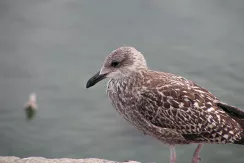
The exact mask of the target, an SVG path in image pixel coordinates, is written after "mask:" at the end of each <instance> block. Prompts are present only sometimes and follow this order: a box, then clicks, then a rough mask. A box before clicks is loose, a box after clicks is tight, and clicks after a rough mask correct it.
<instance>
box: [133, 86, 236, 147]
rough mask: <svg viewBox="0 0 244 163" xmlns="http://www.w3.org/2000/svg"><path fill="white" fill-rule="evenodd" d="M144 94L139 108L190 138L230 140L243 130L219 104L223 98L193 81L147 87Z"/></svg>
mask: <svg viewBox="0 0 244 163" xmlns="http://www.w3.org/2000/svg"><path fill="white" fill-rule="evenodd" d="M148 88H151V89H148ZM140 96H141V98H140V101H139V108H138V110H139V112H140V113H141V114H142V115H143V116H144V117H145V118H146V119H147V120H148V121H150V122H151V123H152V124H154V125H155V126H158V127H161V128H169V129H173V130H175V131H177V132H178V133H181V134H182V136H183V137H184V138H185V139H187V140H191V141H195V142H200V141H201V142H206V141H208V142H215V143H216V141H217V142H219V143H226V142H227V141H229V140H230V139H235V137H238V134H239V133H240V128H238V127H239V126H238V124H237V123H236V121H235V120H233V119H232V118H231V117H230V116H229V115H228V114H226V113H225V112H224V111H223V110H222V109H220V108H219V107H218V106H217V105H216V103H215V102H216V101H219V100H218V99H217V98H216V97H215V96H213V95H212V94H211V93H210V92H208V91H207V90H206V89H203V88H201V87H199V86H198V85H196V84H194V83H192V82H191V84H185V83H183V82H172V83H170V84H166V85H164V86H161V87H155V88H152V87H147V89H142V90H141V93H140ZM227 134H228V136H226V135H227ZM232 141H233V140H232Z"/></svg>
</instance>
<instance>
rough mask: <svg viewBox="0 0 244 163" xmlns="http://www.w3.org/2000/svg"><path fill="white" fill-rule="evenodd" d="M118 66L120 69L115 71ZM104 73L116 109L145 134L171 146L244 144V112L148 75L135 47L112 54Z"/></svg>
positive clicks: (172, 78)
mask: <svg viewBox="0 0 244 163" xmlns="http://www.w3.org/2000/svg"><path fill="white" fill-rule="evenodd" d="M115 61H116V62H118V65H119V66H118V67H113V66H111V65H113V64H111V63H112V62H115ZM99 74H100V75H104V74H106V75H105V76H106V77H108V78H110V80H109V82H108V85H107V94H108V97H109V99H110V101H111V103H112V104H113V106H114V107H115V109H116V110H117V111H118V112H119V113H120V114H121V115H122V116H123V117H124V118H125V119H126V120H127V121H129V122H130V123H131V124H133V125H134V126H135V127H136V128H137V129H139V130H140V131H142V132H144V133H145V134H148V135H151V136H153V137H155V138H157V139H158V140H160V141H162V142H164V143H167V144H169V145H171V146H173V145H175V144H190V143H198V144H205V143H217V144H227V143H230V144H244V140H243V139H244V135H243V128H244V112H243V111H242V110H240V109H238V108H235V107H233V106H229V105H227V104H225V103H223V102H221V101H220V100H219V99H218V98H216V97H215V96H214V95H213V94H211V93H210V92H209V91H207V90H206V89H204V88H202V87H200V86H198V85H197V84H195V83H194V82H192V81H190V80H187V79H185V78H183V77H180V76H177V75H174V74H170V73H165V72H157V71H152V70H149V69H148V68H147V65H146V61H145V58H144V57H143V55H142V54H141V53H140V52H138V51H137V50H136V49H134V48H132V47H121V48H119V49H117V50H115V51H113V52H112V53H111V54H110V55H109V56H108V57H107V58H106V59H105V62H104V64H103V67H102V69H101V71H100V72H99ZM91 83H92V81H89V82H88V87H89V86H90V85H91ZM93 85H94V84H93ZM201 147H202V146H200V147H199V151H200V149H201ZM199 151H198V153H199ZM198 153H197V155H198ZM196 157H198V156H194V159H195V161H194V159H193V162H194V163H195V162H198V160H197V159H196ZM171 162H175V159H173V158H172V159H171Z"/></svg>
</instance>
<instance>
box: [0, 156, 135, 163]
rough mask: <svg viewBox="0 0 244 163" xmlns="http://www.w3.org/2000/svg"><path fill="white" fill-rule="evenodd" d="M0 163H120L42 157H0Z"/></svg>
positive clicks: (130, 162)
mask: <svg viewBox="0 0 244 163" xmlns="http://www.w3.org/2000/svg"><path fill="white" fill-rule="evenodd" d="M0 163H121V162H116V161H109V160H103V159H97V158H87V159H70V158H60V159H47V158H43V157H28V158H19V157H1V156H0ZM124 163H139V162H136V161H127V162H124Z"/></svg>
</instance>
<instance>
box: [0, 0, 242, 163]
mask: <svg viewBox="0 0 244 163" xmlns="http://www.w3.org/2000/svg"><path fill="white" fill-rule="evenodd" d="M123 45H130V46H135V47H136V48H137V49H138V50H139V51H141V52H142V53H143V54H144V55H145V57H146V58H147V61H148V65H149V66H150V68H152V69H156V70H160V71H167V72H171V73H176V74H179V75H182V76H184V77H186V78H188V79H191V80H193V81H195V82H197V83H198V84H200V85H201V86H203V87H205V88H207V89H209V90H211V91H212V92H213V93H214V94H215V95H216V96H217V97H219V98H220V99H222V100H223V101H225V102H227V103H229V104H232V105H235V106H238V107H240V108H244V100H243V99H244V73H243V72H244V65H243V62H244V1H235V0H233V1H223V0H216V1H210V0H207V1H201V2H200V1H194V0H186V1H180V0H178V1H167V0H165V1H154V0H153V1H146V0H135V1H130V0H126V1H108V0H104V1H91V0H1V1H0V90H1V91H0V104H1V106H0V155H3V156H7V155H8V156H9V155H14V156H19V157H28V156H42V157H48V158H62V157H71V158H86V157H98V158H104V159H109V160H117V161H124V160H138V161H141V162H149V161H151V162H152V161H154V162H169V149H168V147H167V146H165V145H163V144H162V143H160V142H158V141H157V140H154V139H153V138H151V137H148V136H144V135H143V134H141V133H139V132H138V131H137V130H136V129H134V127H133V126H131V125H129V124H128V123H127V122H126V121H125V120H123V119H122V118H121V117H120V116H119V115H118V114H117V113H116V111H115V110H114V109H113V108H112V106H111V105H110V103H109V101H108V99H107V97H106V94H105V85H106V82H105V81H104V82H102V83H100V84H98V85H96V86H95V87H93V88H92V89H89V90H87V89H85V84H86V81H87V80H88V78H89V77H90V76H92V75H93V74H94V73H95V72H97V71H98V70H99V68H100V66H101V64H102V62H103V59H104V57H105V56H106V55H107V54H109V53H110V52H111V51H112V50H114V49H115V48H117V47H119V46H123ZM33 91H34V92H36V93H37V100H38V105H39V110H38V112H37V115H36V117H35V119H33V120H32V121H26V119H25V114H24V111H23V106H24V104H25V102H26V100H27V99H28V96H29V94H30V93H31V92H33ZM195 147H196V145H186V146H177V147H176V152H177V159H178V162H180V163H188V162H190V160H191V157H192V154H193V151H194V148H195ZM243 153H244V146H238V145H206V146H205V147H204V148H203V150H202V152H201V157H202V161H201V163H216V162H222V163H225V162H228V163H229V162H231V163H241V162H244V155H243Z"/></svg>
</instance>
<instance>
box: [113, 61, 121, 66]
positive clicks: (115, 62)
mask: <svg viewBox="0 0 244 163" xmlns="http://www.w3.org/2000/svg"><path fill="white" fill-rule="evenodd" d="M111 66H112V67H118V66H119V62H118V61H113V62H112V63H111Z"/></svg>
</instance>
